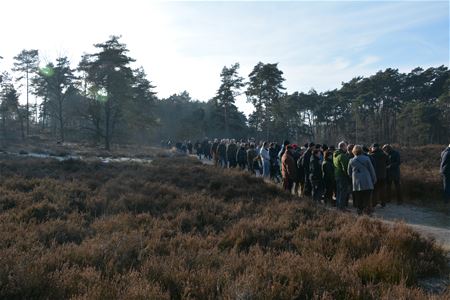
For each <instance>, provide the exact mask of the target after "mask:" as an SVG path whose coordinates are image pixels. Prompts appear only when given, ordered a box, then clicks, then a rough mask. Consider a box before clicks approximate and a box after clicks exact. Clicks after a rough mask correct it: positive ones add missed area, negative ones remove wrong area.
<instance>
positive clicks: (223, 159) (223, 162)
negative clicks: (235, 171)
mask: <svg viewBox="0 0 450 300" xmlns="http://www.w3.org/2000/svg"><path fill="white" fill-rule="evenodd" d="M217 154H218V156H219V162H220V166H221V167H222V168H227V167H228V162H227V146H226V143H225V140H221V141H220V144H219V146H218V147H217Z"/></svg>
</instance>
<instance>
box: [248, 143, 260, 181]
mask: <svg viewBox="0 0 450 300" xmlns="http://www.w3.org/2000/svg"><path fill="white" fill-rule="evenodd" d="M257 156H258V153H256V150H255V144H253V143H251V144H250V148H249V149H248V150H247V166H248V170H249V171H250V173H252V174H253V175H255V172H256V171H257V170H256V169H255V168H254V167H255V160H256V157H257Z"/></svg>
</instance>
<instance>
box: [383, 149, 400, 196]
mask: <svg viewBox="0 0 450 300" xmlns="http://www.w3.org/2000/svg"><path fill="white" fill-rule="evenodd" d="M383 151H384V152H385V153H386V154H387V156H388V164H387V166H386V169H387V178H386V184H387V187H386V189H387V198H388V201H390V200H391V199H392V196H391V195H392V191H391V188H392V183H394V186H395V192H396V194H397V203H398V204H401V203H403V197H402V191H401V186H400V164H401V159H400V153H399V152H398V151H395V150H394V149H393V148H392V146H391V145H389V144H386V145H384V146H383Z"/></svg>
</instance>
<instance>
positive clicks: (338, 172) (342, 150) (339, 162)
mask: <svg viewBox="0 0 450 300" xmlns="http://www.w3.org/2000/svg"><path fill="white" fill-rule="evenodd" d="M348 162H349V156H348V154H347V144H346V143H345V142H344V141H342V142H340V143H339V144H338V150H336V151H334V153H333V164H334V178H335V180H336V206H337V208H338V209H340V210H344V209H345V207H346V206H347V205H348V203H347V199H348V195H349V193H350V191H349V187H350V178H349V176H348V173H347V171H348Z"/></svg>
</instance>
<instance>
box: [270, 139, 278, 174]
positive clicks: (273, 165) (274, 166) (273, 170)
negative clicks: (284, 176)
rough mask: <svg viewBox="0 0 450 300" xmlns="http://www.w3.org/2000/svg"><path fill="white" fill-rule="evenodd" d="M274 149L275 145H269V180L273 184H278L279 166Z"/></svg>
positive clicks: (276, 152)
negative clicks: (272, 181)
mask: <svg viewBox="0 0 450 300" xmlns="http://www.w3.org/2000/svg"><path fill="white" fill-rule="evenodd" d="M279 151H280V150H278V151H277V149H276V145H275V143H270V146H269V156H270V179H272V180H274V181H275V182H277V183H279V182H280V176H279V172H280V164H279V162H278V152H279Z"/></svg>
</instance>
